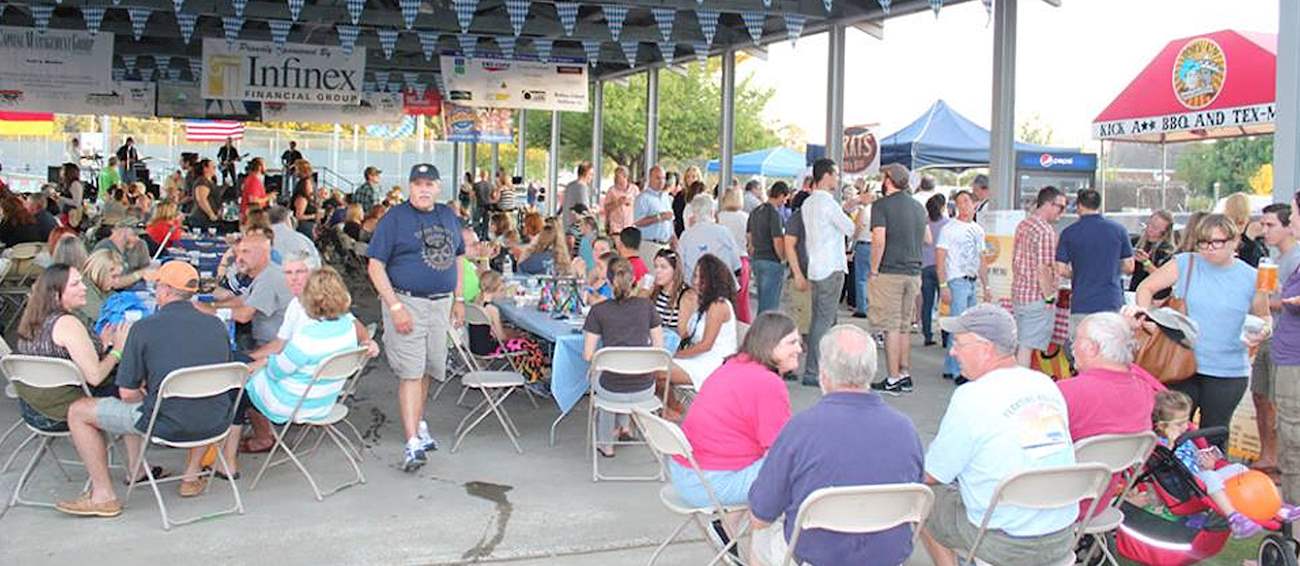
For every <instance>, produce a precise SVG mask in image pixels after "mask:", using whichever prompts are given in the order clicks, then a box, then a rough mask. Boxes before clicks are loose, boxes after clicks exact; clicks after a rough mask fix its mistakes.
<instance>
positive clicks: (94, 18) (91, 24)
mask: <svg viewBox="0 0 1300 566" xmlns="http://www.w3.org/2000/svg"><path fill="white" fill-rule="evenodd" d="M81 18H82V19H83V20H85V21H86V31H88V32H90V36H91V37H95V36H96V35H98V34H99V26H100V24H103V23H104V7H103V6H86V7H84V8H82V9H81Z"/></svg>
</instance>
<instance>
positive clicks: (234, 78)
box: [201, 37, 366, 105]
mask: <svg viewBox="0 0 1300 566" xmlns="http://www.w3.org/2000/svg"><path fill="white" fill-rule="evenodd" d="M365 68H366V50H365V48H364V47H357V48H355V49H353V50H352V53H351V54H344V53H343V50H342V49H341V48H338V47H324V46H320V45H302V44H296V43H286V44H285V45H284V46H282V47H277V46H276V45H275V44H274V43H271V42H269V41H244V40H239V41H236V42H234V44H227V43H226V41H225V40H224V39H221V38H214V37H209V38H205V39H204V40H203V77H202V85H201V88H202V93H203V98H210V99H217V100H252V101H261V102H283V103H299V104H329V105H356V104H360V103H361V94H362V92H361V82H362V78H363V76H364V74H365Z"/></svg>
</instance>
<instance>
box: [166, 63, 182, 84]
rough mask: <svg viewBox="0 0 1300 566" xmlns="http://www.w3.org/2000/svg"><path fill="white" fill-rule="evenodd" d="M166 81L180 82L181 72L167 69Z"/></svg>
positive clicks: (171, 68)
mask: <svg viewBox="0 0 1300 566" xmlns="http://www.w3.org/2000/svg"><path fill="white" fill-rule="evenodd" d="M167 80H169V81H172V82H176V81H179V80H181V70H180V69H177V68H176V67H167Z"/></svg>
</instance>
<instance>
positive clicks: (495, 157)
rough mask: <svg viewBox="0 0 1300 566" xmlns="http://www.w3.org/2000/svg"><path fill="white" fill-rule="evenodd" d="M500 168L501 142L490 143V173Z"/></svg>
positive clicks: (493, 173)
mask: <svg viewBox="0 0 1300 566" xmlns="http://www.w3.org/2000/svg"><path fill="white" fill-rule="evenodd" d="M500 168H501V144H499V143H494V144H492V173H491V174H492V175H496V174H497V169H500Z"/></svg>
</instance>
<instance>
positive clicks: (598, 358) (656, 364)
mask: <svg viewBox="0 0 1300 566" xmlns="http://www.w3.org/2000/svg"><path fill="white" fill-rule="evenodd" d="M672 362H673V359H672V356H671V355H669V354H668V351H667V350H664V349H663V348H655V347H649V346H647V347H608V348H601V349H599V350H596V353H595V355H593V356H592V357H591V374H592V376H593V379H595V378H596V377H598V376H600V373H601V372H605V371H608V372H611V373H622V374H638V373H654V372H657V371H668V368H669V367H671V366H672Z"/></svg>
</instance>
